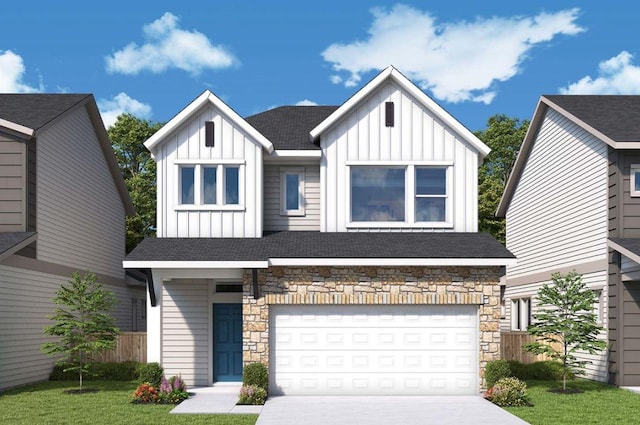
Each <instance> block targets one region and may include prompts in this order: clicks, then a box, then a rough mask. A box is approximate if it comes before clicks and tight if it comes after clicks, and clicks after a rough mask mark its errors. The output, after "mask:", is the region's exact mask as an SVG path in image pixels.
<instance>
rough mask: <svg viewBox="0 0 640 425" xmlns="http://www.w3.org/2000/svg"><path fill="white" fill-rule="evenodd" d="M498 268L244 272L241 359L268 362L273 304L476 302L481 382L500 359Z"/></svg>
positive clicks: (273, 270)
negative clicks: (490, 363) (256, 293)
mask: <svg viewBox="0 0 640 425" xmlns="http://www.w3.org/2000/svg"><path fill="white" fill-rule="evenodd" d="M499 271H500V268H499V267H270V268H268V269H261V270H258V283H259V288H260V294H259V297H258V299H254V296H253V278H252V273H251V270H245V272H244V288H243V311H242V313H243V316H244V320H243V329H242V331H243V332H242V336H243V338H242V339H243V344H242V349H243V362H244V364H245V365H246V364H248V363H252V362H262V363H265V364H267V365H268V364H269V305H271V304H476V305H478V306H479V310H480V311H479V324H480V326H479V327H480V329H479V336H480V347H479V354H480V359H479V362H480V378H481V380H480V382H484V381H483V377H484V369H485V365H486V364H487V362H488V361H490V360H495V359H499V358H500V331H499V321H500V286H499Z"/></svg>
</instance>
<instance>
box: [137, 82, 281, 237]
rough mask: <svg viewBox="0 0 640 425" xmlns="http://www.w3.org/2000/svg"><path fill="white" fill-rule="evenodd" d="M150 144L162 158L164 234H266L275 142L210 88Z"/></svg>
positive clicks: (161, 230) (159, 159)
mask: <svg viewBox="0 0 640 425" xmlns="http://www.w3.org/2000/svg"><path fill="white" fill-rule="evenodd" d="M145 146H146V147H147V149H149V151H151V154H152V156H153V158H154V159H155V161H156V162H157V164H158V168H157V173H158V175H157V181H158V198H157V199H158V206H157V214H158V217H157V222H158V232H157V233H158V237H196V238H197V237H201V238H208V237H261V236H262V210H263V195H262V192H263V181H262V180H263V151H266V152H268V153H270V152H272V151H273V145H272V143H271V142H270V141H269V140H267V139H266V138H265V137H264V136H263V135H262V134H260V133H259V132H258V131H257V130H255V129H254V128H253V127H252V126H250V125H249V124H248V123H247V122H246V121H245V120H244V119H243V118H242V117H240V116H239V115H238V114H237V113H236V112H235V111H233V110H232V109H231V108H230V107H228V106H227V105H226V104H225V103H224V102H222V101H221V100H220V99H219V98H218V97H216V96H215V95H214V94H213V93H211V92H210V91H208V90H207V91H205V92H204V93H202V94H201V95H200V96H199V97H198V98H197V99H195V100H194V101H193V102H191V104H189V105H188V106H187V107H186V108H185V109H183V110H182V111H181V112H180V113H178V115H176V116H175V117H174V118H172V119H171V120H170V121H169V122H168V123H167V124H166V125H165V126H164V127H162V128H161V129H160V130H159V131H158V132H157V133H156V134H155V135H154V136H152V137H151V138H150V139H149V140H147V141H146V142H145Z"/></svg>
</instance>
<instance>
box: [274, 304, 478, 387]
mask: <svg viewBox="0 0 640 425" xmlns="http://www.w3.org/2000/svg"><path fill="white" fill-rule="evenodd" d="M477 312H478V309H477V306H424V305H422V306H398V305H393V306H389V305H386V306H381V305H364V306H346V305H341V306H328V305H293V306H292V305H286V306H285V305H272V306H271V313H270V314H271V318H270V319H271V323H270V333H271V340H270V342H271V343H270V347H271V351H270V364H271V371H270V374H269V376H270V383H269V385H270V386H269V391H270V392H272V393H273V394H318V395H319V394H334V395H336V394H477V393H478V380H477V379H478V378H477V377H478V318H477V316H478V313H477Z"/></svg>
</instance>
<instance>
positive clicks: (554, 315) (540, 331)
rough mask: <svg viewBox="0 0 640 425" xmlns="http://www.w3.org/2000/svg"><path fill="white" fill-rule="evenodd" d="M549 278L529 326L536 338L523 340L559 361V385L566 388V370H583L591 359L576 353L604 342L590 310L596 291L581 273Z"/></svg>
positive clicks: (528, 346)
mask: <svg viewBox="0 0 640 425" xmlns="http://www.w3.org/2000/svg"><path fill="white" fill-rule="evenodd" d="M551 279H552V282H551V285H548V284H544V285H542V288H540V290H539V291H538V302H539V305H540V310H539V311H538V313H536V314H534V315H533V318H534V324H533V325H531V326H529V329H528V332H529V334H530V335H533V336H535V337H537V339H538V342H534V343H529V344H525V345H524V348H525V350H527V351H529V352H531V353H534V354H546V355H548V356H549V357H551V358H552V359H553V360H558V361H560V362H561V363H562V367H563V374H562V389H563V391H566V389H567V374H568V373H569V372H571V373H573V374H575V375H581V374H584V367H585V365H586V364H587V363H591V362H589V361H586V360H578V359H577V357H576V356H575V353H576V352H577V351H584V352H587V353H589V354H595V353H596V352H598V351H601V350H604V349H605V348H606V346H607V345H606V343H605V342H604V341H602V340H600V339H598V333H599V332H600V331H602V330H603V328H602V327H600V326H598V325H597V323H596V321H597V317H596V315H595V313H594V312H593V305H594V303H595V302H596V295H595V294H594V293H593V291H591V290H590V289H589V288H587V287H586V285H585V284H584V282H582V275H580V274H578V273H576V272H575V271H572V272H569V273H567V274H566V275H562V274H560V273H553V274H552V275H551ZM558 347H559V348H558Z"/></svg>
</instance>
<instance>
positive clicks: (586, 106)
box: [544, 95, 640, 142]
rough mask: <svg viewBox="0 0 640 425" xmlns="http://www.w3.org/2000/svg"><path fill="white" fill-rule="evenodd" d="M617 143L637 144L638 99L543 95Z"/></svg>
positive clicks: (639, 127) (639, 124) (639, 138)
mask: <svg viewBox="0 0 640 425" xmlns="http://www.w3.org/2000/svg"><path fill="white" fill-rule="evenodd" d="M544 97H545V98H547V99H549V100H550V101H552V102H553V103H555V104H556V105H558V106H559V107H561V108H562V109H564V110H566V111H567V112H569V113H570V114H572V115H574V116H576V117H577V118H579V119H580V120H582V121H584V122H585V123H587V124H589V125H590V126H591V127H593V128H595V129H596V130H598V131H600V132H601V133H603V134H605V135H606V136H608V137H610V138H611V139H613V140H614V141H616V142H638V141H640V96H620V95H615V96H614V95H545V96H544Z"/></svg>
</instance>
